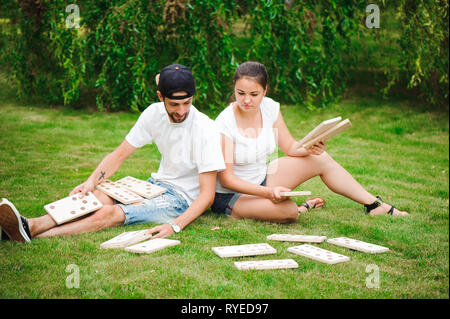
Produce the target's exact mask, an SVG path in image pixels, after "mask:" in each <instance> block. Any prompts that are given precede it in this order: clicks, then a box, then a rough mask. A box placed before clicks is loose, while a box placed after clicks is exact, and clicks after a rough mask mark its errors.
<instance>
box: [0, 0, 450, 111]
mask: <svg viewBox="0 0 450 319" xmlns="http://www.w3.org/2000/svg"><path fill="white" fill-rule="evenodd" d="M286 3H287V4H286ZM77 5H78V7H79V14H80V18H81V20H80V28H69V27H67V25H66V22H67V20H68V19H70V17H71V15H72V13H71V12H70V11H69V12H66V8H67V2H66V1H62V0H55V1H44V0H22V1H20V2H18V1H9V0H0V9H1V10H0V12H1V17H0V18H1V19H2V20H0V21H1V22H2V23H1V26H2V28H1V32H2V38H1V40H0V45H1V47H0V50H1V53H0V58H1V59H2V63H3V64H5V63H6V64H7V66H5V67H6V68H9V69H10V71H11V72H9V74H10V75H11V78H12V79H13V80H14V81H15V82H16V83H17V93H18V96H19V98H24V97H33V98H39V99H41V100H43V101H44V102H45V103H51V104H53V103H63V104H66V105H71V106H73V107H77V106H80V103H81V99H80V96H81V95H83V94H85V93H86V92H93V93H94V95H95V96H96V100H95V103H96V105H97V107H98V108H99V109H100V110H133V111H140V110H142V109H144V108H145V107H146V106H147V105H148V104H149V103H150V102H152V101H153V100H154V96H155V94H154V92H155V90H156V85H155V81H154V77H155V75H156V74H157V73H158V72H159V70H160V69H161V68H162V67H164V66H165V65H167V64H171V63H181V64H185V65H188V66H190V67H191V69H192V71H193V73H194V76H195V78H196V80H197V92H198V93H197V95H196V101H195V104H196V105H197V106H199V107H200V108H203V109H210V110H214V109H219V110H220V109H221V108H223V107H224V105H225V104H226V101H227V99H228V97H229V96H230V94H231V93H232V88H231V82H232V81H231V79H232V75H233V72H234V70H235V68H236V67H237V65H238V64H239V63H241V62H243V61H244V60H258V61H261V62H262V63H264V64H265V65H266V66H267V68H268V70H269V74H270V78H271V79H270V87H271V92H270V94H271V95H272V96H274V97H276V98H278V99H279V100H280V101H282V102H287V103H294V104H301V105H307V106H310V107H314V106H318V105H326V104H327V103H329V102H334V101H337V100H338V99H339V98H340V97H341V96H342V93H343V92H344V90H345V87H346V82H347V79H348V74H349V70H351V69H352V68H354V63H353V61H355V59H356V57H357V55H358V50H357V46H355V43H354V39H355V38H358V35H360V34H361V33H362V32H365V31H367V28H366V27H365V26H364V20H365V16H366V14H367V13H366V12H365V7H366V5H367V3H365V2H364V1H357V0H355V1H345V0H330V1H312V0H310V1H300V0H297V1H294V0H291V1H285V2H282V3H280V2H278V1H277V2H275V1H272V0H256V1H250V0H226V1H218V0H211V1H205V0H167V1H163V0H154V1H151V0H145V1H144V0H128V1H119V0H112V1H106V0H99V1H78V2H77ZM382 8H383V10H384V8H389V9H390V10H393V11H394V12H396V14H397V18H398V19H400V21H401V25H400V30H399V31H400V37H399V38H398V39H396V40H395V41H397V44H398V46H399V48H400V49H398V50H395V51H393V53H395V56H393V57H392V59H396V60H398V61H399V62H398V63H397V64H398V67H396V68H392V67H391V64H390V63H387V64H384V65H382V68H383V70H384V72H385V74H386V77H387V79H388V80H389V82H388V84H387V85H386V86H384V87H382V88H384V92H385V93H387V92H389V90H390V88H391V87H392V86H393V85H394V84H396V83H398V82H401V80H402V79H407V83H408V87H419V88H420V89H421V90H422V92H423V93H424V95H425V96H426V98H427V99H428V100H429V101H430V102H432V103H435V104H439V103H445V101H447V103H448V0H447V1H442V0H441V1H436V2H425V1H416V0H401V1H397V2H395V3H394V2H392V3H389V5H385V6H384V1H383V5H382ZM238 20H239V21H244V22H245V23H246V24H247V26H248V28H247V29H248V33H246V34H244V35H242V36H241V37H240V38H237V37H236V36H235V35H234V34H233V28H232V27H233V24H234V23H235V22H236V21H238ZM236 40H239V41H241V42H240V43H241V44H243V45H241V46H239V47H237V46H236V43H237V42H236ZM352 40H353V41H352ZM359 45H361V44H359ZM237 57H240V59H239V61H238V58H237ZM392 59H391V60H392Z"/></svg>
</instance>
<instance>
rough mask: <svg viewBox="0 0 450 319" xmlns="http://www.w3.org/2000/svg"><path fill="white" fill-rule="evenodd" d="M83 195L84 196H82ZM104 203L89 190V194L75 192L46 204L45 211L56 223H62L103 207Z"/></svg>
mask: <svg viewBox="0 0 450 319" xmlns="http://www.w3.org/2000/svg"><path fill="white" fill-rule="evenodd" d="M80 197H82V198H80ZM102 206H103V205H102V203H101V202H100V201H99V200H98V199H97V198H96V197H95V195H94V194H92V193H91V192H89V193H88V194H87V195H84V196H82V195H81V194H75V195H72V196H68V197H65V198H63V199H60V200H57V201H55V202H53V203H50V204H47V205H45V206H44V209H45V211H46V212H47V213H48V214H49V215H50V216H51V217H52V218H53V220H54V221H55V222H56V224H58V225H61V224H64V223H67V222H68V221H71V220H73V219H76V218H78V217H81V216H84V215H86V214H89V213H91V212H93V211H96V210H98V209H100V208H101V207H102Z"/></svg>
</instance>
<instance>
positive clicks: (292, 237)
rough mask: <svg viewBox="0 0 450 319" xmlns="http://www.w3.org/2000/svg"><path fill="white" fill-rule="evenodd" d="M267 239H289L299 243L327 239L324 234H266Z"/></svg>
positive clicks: (319, 241)
mask: <svg viewBox="0 0 450 319" xmlns="http://www.w3.org/2000/svg"><path fill="white" fill-rule="evenodd" d="M267 239H268V240H276V241H290V242H299V243H321V242H323V241H325V240H326V239H327V237H326V236H313V235H294V234H272V235H269V236H267Z"/></svg>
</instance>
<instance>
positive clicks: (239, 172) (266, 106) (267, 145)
mask: <svg viewBox="0 0 450 319" xmlns="http://www.w3.org/2000/svg"><path fill="white" fill-rule="evenodd" d="M233 104H234V103H231V104H230V105H229V106H228V107H227V108H225V109H224V110H223V111H222V112H221V113H220V114H219V116H218V117H217V118H216V125H217V128H218V130H219V132H220V133H222V134H224V135H225V136H226V137H228V138H229V139H231V140H232V141H233V144H234V165H233V173H234V175H235V176H236V177H239V178H240V179H242V180H244V181H247V182H250V183H253V184H257V185H259V184H261V183H262V181H263V180H264V178H265V177H266V172H267V157H268V155H270V154H272V153H273V152H274V151H275V149H276V145H277V143H276V139H275V134H276V132H275V130H274V128H273V125H274V123H275V121H276V120H277V118H278V114H279V112H280V103H278V102H275V101H274V100H272V99H271V98H268V97H264V98H263V99H262V101H261V104H260V109H261V114H262V129H261V130H260V132H259V135H258V136H257V137H256V138H248V137H245V136H244V135H242V134H241V132H240V131H239V129H238V127H237V124H236V118H235V115H234V111H233ZM256 134H257V132H256ZM256 134H254V135H253V136H256ZM216 192H218V193H235V191H233V190H230V189H227V188H224V187H222V185H221V184H220V181H219V179H217V185H216Z"/></svg>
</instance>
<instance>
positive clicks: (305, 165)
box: [211, 62, 408, 223]
mask: <svg viewBox="0 0 450 319" xmlns="http://www.w3.org/2000/svg"><path fill="white" fill-rule="evenodd" d="M267 87H268V74H267V70H266V68H265V67H264V65H262V64H261V63H258V62H245V63H243V64H241V65H240V66H239V67H238V68H237V70H236V72H235V75H234V94H235V97H236V101H235V102H232V103H231V104H230V105H229V106H228V107H227V108H226V109H224V110H223V111H222V112H221V113H220V114H219V116H218V117H217V119H216V124H217V126H218V128H219V131H220V133H221V135H222V152H223V154H224V159H225V165H226V169H225V170H224V171H222V172H220V173H219V175H218V176H219V179H218V183H217V188H216V196H215V200H214V204H213V206H212V207H211V208H212V210H213V211H214V212H216V213H224V214H227V215H228V216H231V217H233V218H252V219H259V220H266V221H272V222H279V223H283V222H294V221H296V220H297V218H298V214H299V213H301V212H303V211H305V210H307V209H308V207H309V206H314V205H316V207H318V206H322V205H323V200H322V199H321V198H313V199H310V200H309V201H307V202H306V203H305V204H304V206H297V205H296V203H295V202H294V201H292V200H290V199H289V198H288V197H284V196H281V195H280V192H283V191H290V190H292V189H294V188H296V187H297V186H299V185H300V184H302V183H303V182H305V181H307V180H309V179H311V178H313V177H315V176H320V178H321V179H322V181H323V182H324V183H325V185H326V186H327V187H328V188H329V189H330V190H332V191H333V192H335V193H337V194H340V195H343V196H345V197H347V198H350V199H352V200H354V201H355V202H358V203H360V204H363V205H364V206H365V211H366V213H370V214H372V215H380V214H387V213H389V214H392V215H398V216H405V215H408V213H407V212H403V211H399V210H398V209H396V208H394V206H391V205H388V204H386V203H383V201H382V200H381V198H380V197H379V196H377V197H375V196H374V195H372V194H370V193H369V192H367V191H366V190H365V189H364V188H363V187H362V186H361V185H360V184H359V183H358V182H357V181H356V180H355V179H354V178H353V177H352V176H351V175H350V174H349V173H348V172H347V171H346V170H345V169H344V168H343V167H342V166H340V165H339V164H338V163H337V162H336V161H334V160H333V158H332V157H331V156H330V155H329V154H328V153H327V152H326V151H325V148H326V144H325V142H324V141H321V142H319V143H317V144H315V145H313V146H312V147H311V148H309V149H304V148H299V149H297V148H296V147H295V146H294V144H295V142H296V141H295V139H294V138H293V137H292V136H291V134H290V133H289V130H288V128H287V126H286V124H285V122H284V120H283V116H282V114H281V112H280V104H279V103H277V102H275V101H273V100H272V99H270V98H268V97H266V96H265V95H266V92H267ZM277 144H278V146H279V147H280V149H281V150H282V151H283V152H284V153H285V154H286V155H287V156H284V157H281V158H278V159H275V160H273V161H272V162H270V163H269V165H267V164H266V160H267V156H268V155H270V154H271V153H272V152H274V151H275V149H276V145H277Z"/></svg>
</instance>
